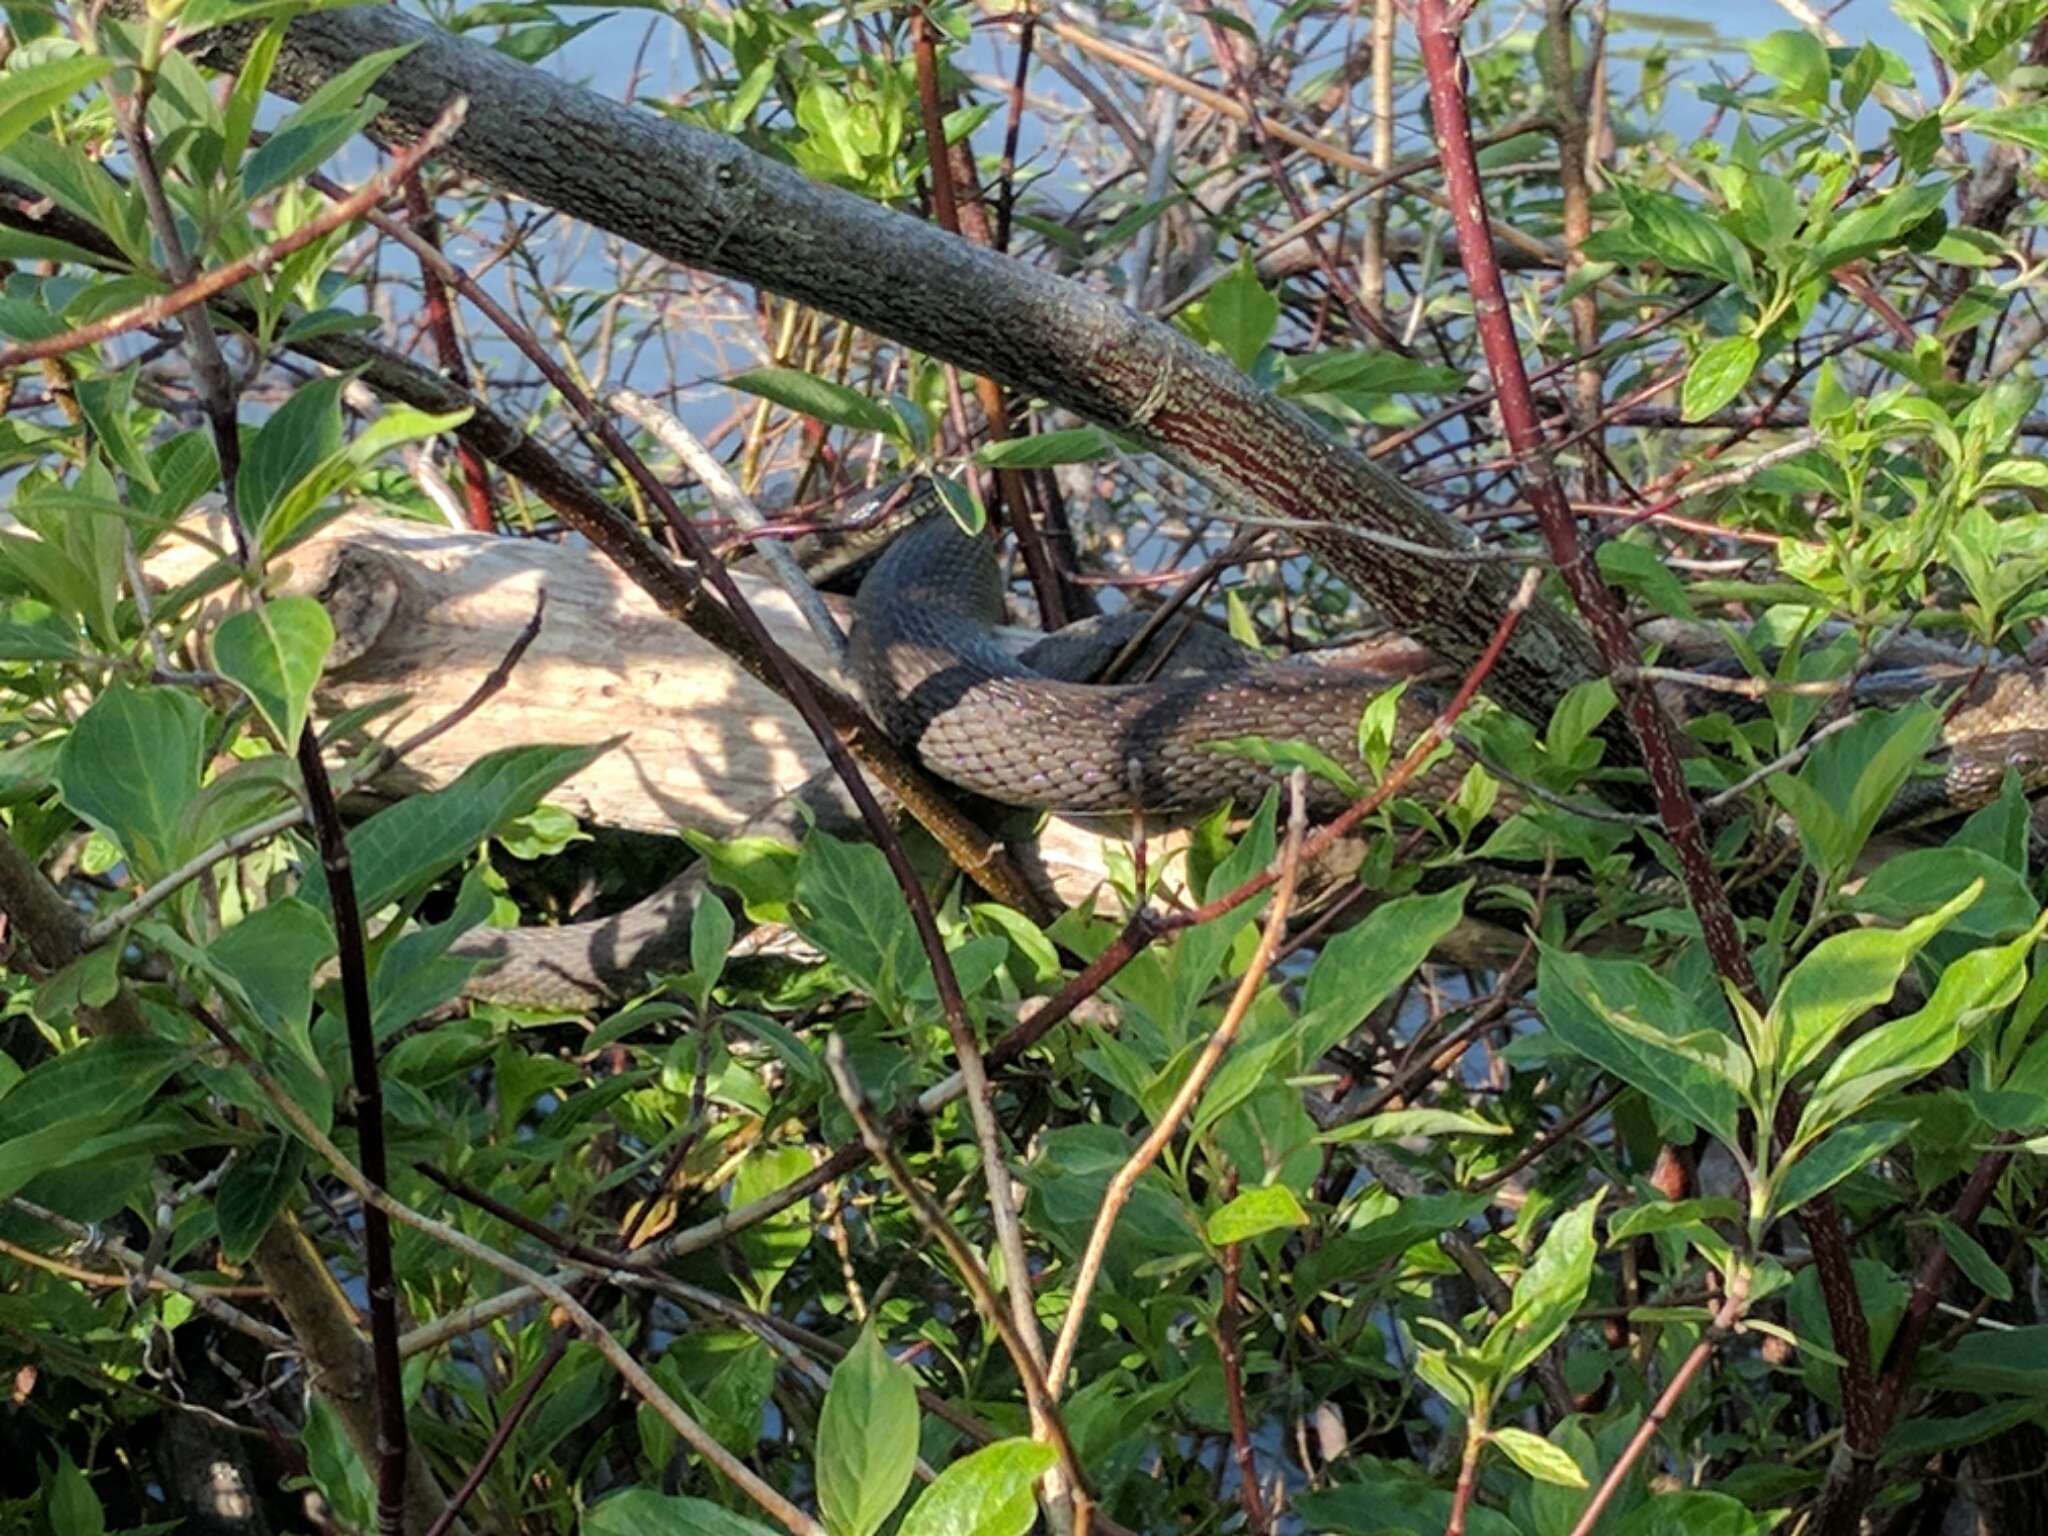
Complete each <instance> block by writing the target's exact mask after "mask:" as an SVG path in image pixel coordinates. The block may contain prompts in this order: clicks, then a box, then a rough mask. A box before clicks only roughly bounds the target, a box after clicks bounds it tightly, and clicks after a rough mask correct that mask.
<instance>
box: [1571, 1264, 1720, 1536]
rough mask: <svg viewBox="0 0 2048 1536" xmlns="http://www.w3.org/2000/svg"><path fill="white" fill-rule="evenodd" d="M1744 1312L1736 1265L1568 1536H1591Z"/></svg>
mask: <svg viewBox="0 0 2048 1536" xmlns="http://www.w3.org/2000/svg"><path fill="white" fill-rule="evenodd" d="M1748 1309H1749V1270H1748V1268H1747V1267H1746V1266H1744V1265H1743V1264H1742V1263H1741V1262H1739V1261H1738V1262H1737V1263H1736V1264H1735V1265H1734V1269H1733V1273H1731V1274H1730V1275H1729V1276H1728V1295H1727V1299H1726V1300H1724V1301H1723V1302H1722V1303H1721V1307H1720V1310H1719V1311H1717V1312H1716V1313H1715V1314H1714V1321H1713V1323H1712V1324H1711V1325H1710V1326H1709V1327H1708V1329H1707V1331H1706V1332H1705V1333H1703V1334H1701V1335H1700V1339H1699V1342H1698V1343H1697V1344H1695V1345H1693V1347H1692V1351H1691V1353H1689V1354H1688V1355H1687V1356H1686V1357H1685V1363H1684V1364H1683V1365H1681V1366H1680V1367H1679V1368H1678V1370H1677V1371H1676V1372H1674V1373H1673V1375H1672V1377H1671V1380H1670V1381H1669V1382H1668V1383H1667V1384H1666V1385H1665V1388H1664V1390H1663V1391H1662V1392H1661V1393H1659V1394H1658V1397H1657V1401H1656V1403H1655V1405H1654V1406H1652V1408H1651V1409H1650V1411H1649V1413H1648V1414H1647V1415H1645V1417H1644V1419H1643V1422H1642V1423H1641V1424H1640V1425H1638V1426H1637V1427H1636V1432H1635V1433H1634V1434H1633V1435H1631V1436H1630V1437H1629V1442H1628V1446H1627V1447H1626V1449H1624V1450H1623V1451H1622V1453H1621V1455H1620V1456H1619V1457H1617V1458H1616V1460H1615V1463H1614V1465H1613V1466H1612V1467H1610V1468H1608V1469H1607V1476H1606V1477H1604V1478H1602V1479H1601V1481H1600V1486H1599V1487H1598V1488H1596V1489H1595V1490H1594V1491H1593V1497H1592V1498H1591V1499H1590V1500H1589V1501H1588V1502H1587V1504H1586V1507H1585V1509H1584V1510H1583V1511H1582V1512H1581V1513H1580V1515H1579V1520H1578V1524H1576V1525H1574V1526H1573V1527H1572V1531H1571V1536H1592V1531H1593V1528H1594V1527H1595V1526H1597V1525H1598V1524H1599V1523H1600V1517H1601V1516H1602V1515H1604V1514H1605V1513H1606V1512H1607V1506H1608V1505H1609V1504H1610V1503H1611V1502H1613V1499H1614V1495H1615V1493H1616V1491H1617V1490H1619V1489H1620V1487H1621V1485H1622V1483H1623V1482H1624V1481H1625V1480H1626V1479H1627V1477H1628V1474H1629V1472H1630V1471H1631V1470H1632V1469H1633V1468H1634V1467H1635V1464H1636V1463H1637V1462H1638V1461H1640V1460H1642V1457H1643V1453H1644V1452H1645V1451H1646V1450H1648V1449H1649V1446H1650V1442H1651V1441H1652V1440H1654V1439H1655V1438H1656V1436H1657V1431H1658V1430H1660V1429H1662V1428H1663V1427H1664V1422H1665V1421H1666V1420H1667V1419H1669V1418H1670V1417H1671V1414H1672V1411H1673V1410H1674V1409H1675V1408H1677V1406H1678V1403H1679V1400H1680V1399H1681V1398H1683V1397H1684V1396H1685V1393H1686V1389H1687V1388H1689V1387H1690V1386H1691V1385H1692V1381H1693V1378H1694V1377H1695V1376H1697V1375H1699V1373H1700V1370H1701V1369H1702V1367H1704V1366H1705V1365H1706V1363H1707V1361H1708V1360H1710V1359H1711V1358H1713V1354H1714V1351H1715V1350H1717V1349H1719V1348H1720V1347H1721V1343H1722V1341H1723V1340H1724V1339H1726V1338H1727V1337H1728V1336H1729V1334H1730V1333H1732V1332H1733V1331H1734V1329H1735V1325H1736V1324H1737V1323H1739V1322H1740V1321H1741V1320H1742V1314H1743V1313H1744V1312H1746V1311H1747V1310H1748Z"/></svg>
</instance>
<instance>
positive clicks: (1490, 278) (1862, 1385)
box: [1416, 0, 1875, 1454]
mask: <svg viewBox="0 0 2048 1536" xmlns="http://www.w3.org/2000/svg"><path fill="white" fill-rule="evenodd" d="M1416 29H1417V32H1418V33H1419V35H1420V39H1421V44H1422V57H1423V67H1424V70H1425V72H1426V74H1427V75H1428V78H1429V99H1430V109H1431V114H1432V116H1433V118H1434V119H1435V122H1436V126H1437V131H1438V134H1439V139H1440V142H1441V144H1442V145H1443V158H1444V182H1445V186H1446V188H1447V190H1448V192H1449V194H1450V199H1451V205H1452V214H1453V219H1454V221H1455V223H1456V226H1457V231H1458V246H1459V249H1460V251H1461V252H1462V253H1463V255H1464V265H1465V276H1466V281H1467V283H1468V284H1469V285H1470V287H1471V290H1472V296H1473V309H1474V321H1475V325H1476V326H1477V329H1478V332H1479V338H1480V345H1481V348H1482V350H1483V351H1484V352H1485V354H1486V361H1487V367H1488V371H1489V372H1490V373H1491V374H1492V375H1493V382H1494V387H1495V388H1496V389H1497V390H1498V391H1499V404H1500V416H1501V424H1502V427H1503V429H1504V430H1505V432H1506V434H1507V439H1508V446H1509V448H1510V450H1511V451H1512V452H1513V454H1514V456H1515V460H1516V463H1517V466H1518V468H1519V470H1520V472H1521V475H1522V479H1523V484H1524V487H1525V489H1526V491H1527V494H1528V497H1529V501H1530V503H1531V505H1532V506H1533V507H1534V508H1535V511H1536V516H1537V521H1538V523H1539V525H1540V526H1541V528H1542V531H1543V536H1544V540H1545V542H1546V543H1547V544H1548V545H1549V547H1550V551H1551V557H1552V558H1553V559H1554V560H1555V561H1556V562H1557V566H1558V570H1559V573H1560V574H1561V575H1562V576H1563V578H1564V581H1565V585H1566V588H1567V590H1569V591H1570V593H1571V595H1572V598H1573V600H1574V601H1575V602H1576V603H1577V604H1578V607H1579V612H1580V615H1581V616H1582V617H1583V618H1584V619H1585V621H1586V623H1587V625H1588V626H1589V628H1590V629H1591V630H1592V632H1593V638H1594V642H1595V644H1596V645H1597V646H1598V648H1599V650H1600V654H1601V656H1602V658H1603V660H1604V661H1605V663H1606V665H1607V667H1608V669H1609V671H1610V672H1618V671H1621V670H1622V669H1624V668H1628V667H1633V666H1636V665H1638V664H1639V663H1640V661H1641V658H1640V656H1639V655H1638V654H1637V651H1636V647H1635V638H1634V636H1633V635H1632V634H1631V632H1630V630H1629V628H1628V625H1627V622H1626V621H1625V620H1624V618H1623V617H1622V613H1621V610H1620V607H1619V606H1618V605H1617V604H1616V603H1615V601H1614V598H1613V596H1612V594H1610V593H1609V591H1608V589H1607V587H1606V584H1605V583H1604V582H1603V581H1602V579H1601V577H1600V574H1599V571H1598V569H1597V568H1596V567H1595V566H1594V564H1593V562H1592V560H1591V558H1590V555H1589V552H1588V551H1587V549H1586V548H1585V546H1584V545H1583V544H1582V543H1581V541H1580V539H1579V536H1578V528H1577V525H1576V524H1575V522H1574V520H1573V518H1572V513H1571V506H1570V504H1569V502H1568V501H1567V500H1566V498H1565V494H1564V487H1563V485H1562V484H1561V483H1560V481H1559V480H1558V478H1557V470H1556V466H1555V464H1554V463H1553V461H1552V460H1551V457H1550V450H1549V447H1548V445H1547V444H1546V443H1545V442H1544V439H1543V433H1542V429H1541V427H1540V426H1539V425H1538V422H1537V416H1536V408H1535V400H1534V397H1533V395H1532V394H1531V393H1530V389H1529V381H1528V375H1527V373H1526V371H1525V370H1524V368H1523V365H1522V356H1521V347H1520V343H1519V342H1518V341H1517V339H1516V337H1515V330H1514V322H1513V318H1512V316H1511V315H1510V313H1509V310H1508V306H1507V295H1506V291H1505V289H1504V287H1503V285H1502V282H1501V276H1500V268H1499V265H1498V263H1497V262H1495V261H1494V260H1493V256H1492V252H1493V242H1492V236H1491V233H1490V231H1489V228H1488V224H1487V213H1486V203H1485V198H1484V194H1483V192H1482V191H1481V188H1480V183H1479V169H1478V162H1477V159H1476V157H1475V155H1474V153H1473V149H1472V133H1471V121H1470V117H1469V115H1468V113H1467V110H1466V102H1465V94H1464V88H1463V85H1462V83H1461V74H1460V60H1459V50H1458V36H1457V28H1456V23H1455V22H1454V21H1452V19H1451V18H1450V15H1449V13H1448V11H1447V10H1446V7H1445V4H1444V0H1417V5H1416ZM1617 691H1618V692H1619V694H1620V696H1621V702H1622V709H1623V713H1624V715H1625V717H1626V719H1627V721H1628V725H1629V728H1630V732H1631V734H1632V735H1633V736H1634V737H1635V739H1636V742H1637V745H1638V747H1639V748H1640V751H1641V754H1642V760H1643V766H1644V768H1645V769H1646V770H1647V771H1648V773H1649V778H1650V788H1651V793H1652V795H1653V797H1654V799H1655V801H1656V806H1657V811H1658V815H1659V816H1660V818H1661V819H1662V821H1663V824H1664V832H1665V835H1666V837H1667V838H1668V839H1669V840H1670V843H1671V846H1672V850H1673V852H1674V853H1676V855H1677V858H1678V865H1679V871H1680V874H1681V876H1682V878H1683V881H1684V884H1685V888H1686V894H1687V897H1688V899H1689V901H1690V903H1691V905H1692V909H1693V914H1694V916H1695V917H1696V918H1697V919H1698V921H1699V925H1700V932H1701V936H1702V938H1703V940H1704V941H1705V944H1706V948H1707V953H1708V954H1709V956H1711V958H1712V959H1713V962H1714V967H1715V969H1716V970H1717V971H1718V972H1719V973H1720V974H1721V976H1722V977H1723V978H1724V979H1725V980H1726V981H1727V982H1728V983H1729V984H1730V985H1732V986H1734V987H1735V988H1736V989H1737V990H1738V991H1740V992H1741V993H1742V994H1743V995H1744V996H1745V997H1746V998H1748V999H1749V1000H1750V1002H1751V1003H1752V1004H1753V1005H1754V1006H1756V1007H1757V1008H1758V1009H1759V1010H1761V1009H1762V1008H1763V1007H1764V1006H1765V1004H1764V999H1763V997H1762V994H1761V992H1760V990H1759V988H1758V986H1757V980H1756V974H1755V972H1754V971H1753V970H1752V969H1751V966H1750V960H1749V951H1748V949H1747V948H1746V947H1745V946H1744V944H1743V941H1742V931H1741V928H1740V926H1739V925H1738V924H1737V923H1736V920H1735V912H1734V908H1733V907H1731V906H1730V905H1729V902H1728V892H1727V889H1726V888H1725V887H1724V886H1723V885H1722V883H1721V878H1720V875H1719V874H1718V872H1717V871H1716V870H1715V868H1714V860H1713V854H1712V852H1711V850H1710V849H1709V848H1708V846H1707V840H1706V836H1705V833H1704V829H1703V827H1702V825H1701V821H1700V816H1699V810H1698V807H1697V806H1696V805H1695V803H1694V801H1693V798H1692V792H1691V790H1690V788H1689V787H1688V786H1687V784H1686V782H1685V773H1684V768H1683V766H1682V764H1681V763H1680V760H1679V755H1678V746H1677V739H1676V735H1675V733H1674V731H1673V728H1672V725H1671V721H1670V719H1669V717H1668V716H1667V715H1666V714H1665V712H1664V709H1663V706H1662V705H1661V704H1660V703H1659V702H1658V699H1657V695H1656V693H1655V691H1654V690H1653V689H1652V688H1651V687H1650V686H1649V685H1648V684H1646V683H1635V684H1620V685H1617ZM1803 1225H1804V1227H1805V1230H1806V1232H1807V1237H1808V1242H1809V1244H1810V1246H1811V1247H1812V1248H1813V1250H1814V1255H1815V1259H1816V1264H1815V1268H1816V1272H1817V1273H1818V1274H1819V1276H1820V1278H1821V1282H1822V1283H1821V1291H1822V1295H1823V1297H1824V1298H1825V1300H1826V1303H1827V1311H1828V1320H1829V1323H1830V1325H1831V1327H1832V1329H1833V1332H1834V1340H1835V1348H1836V1351H1837V1352H1838V1353H1839V1354H1841V1355H1842V1356H1843V1357H1844V1359H1845V1360H1846V1362H1847V1364H1846V1365H1845V1367H1844V1370H1843V1390H1842V1398H1843V1411H1844V1425H1845V1435H1846V1438H1847V1439H1848V1440H1849V1441H1850V1442H1851V1443H1852V1444H1854V1445H1856V1446H1858V1447H1859V1448H1865V1449H1868V1450H1870V1451H1871V1453H1872V1454H1874V1448H1875V1438H1874V1435H1873V1433H1872V1431H1873V1429H1874V1425H1873V1423H1872V1421H1871V1419H1870V1407H1871V1394H1870V1324H1869V1319H1868V1318H1867V1317H1866V1315H1865V1313H1864V1311H1863V1304H1862V1300H1861V1298H1860V1296H1859V1294H1858V1292H1857V1289H1856V1283H1855V1277H1854V1274H1853V1272H1852V1270H1851V1268H1850V1263H1849V1252H1848V1245H1847V1243H1846V1242H1845V1241H1844V1240H1843V1237H1842V1229H1841V1221H1840V1217H1839V1215H1838V1214H1837V1212H1836V1209H1835V1205H1834V1202H1833V1200H1832V1199H1830V1198H1828V1197H1827V1196H1822V1197H1821V1198H1820V1199H1817V1200H1815V1201H1814V1202H1812V1209H1811V1215H1810V1216H1809V1217H1807V1218H1806V1219H1805V1220H1804V1222H1803Z"/></svg>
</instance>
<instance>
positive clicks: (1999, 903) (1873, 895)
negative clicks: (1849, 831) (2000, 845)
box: [1841, 801, 2041, 939]
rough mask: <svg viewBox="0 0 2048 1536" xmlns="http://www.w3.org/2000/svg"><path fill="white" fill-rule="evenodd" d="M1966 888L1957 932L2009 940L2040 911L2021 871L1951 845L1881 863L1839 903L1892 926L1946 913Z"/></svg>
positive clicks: (1958, 914) (1983, 855) (1984, 853)
mask: <svg viewBox="0 0 2048 1536" xmlns="http://www.w3.org/2000/svg"><path fill="white" fill-rule="evenodd" d="M2021 803H2022V804H2024V803H2025V802H2024V801H2022V802H2021ZM1987 809H1989V808H1988V807H1987ZM1978 814H1979V815H1983V814H1984V813H1983V812H1981V811H1980V812H1979V813H1978ZM1965 890H1969V891H1973V892H1974V893H1975V895H1974V897H1973V899H1972V900H1970V901H1968V902H1965V903H1964V904H1963V905H1962V907H1961V909H1960V910H1959V911H1957V912H1956V913H1955V916H1954V923H1955V929H1956V931H1957V932H1958V933H1968V934H1973V935H1975V936H1976V937H1978V938H1981V939H2009V938H2011V937H2012V936H2013V935H2014V934H2016V933H2019V932H2021V931H2023V930H2024V929H2026V928H2027V927H2029V926H2030V925H2031V924H2032V923H2033V921H2034V919H2035V918H2036V917H2038V916H2040V913H2041V905H2040V903H2039V902H2037V901H2035V900H2034V894H2033V892H2032V891H2030V890H2029V889H2028V888H2027V881H2026V876H2025V873H2024V872H2023V871H2022V870H2019V869H2015V868H2014V867H2013V866H2012V865H2010V864H2008V863H2006V862H2004V861H2003V860H2000V859H1997V858H1994V857H1993V856H1992V855H1991V854H1989V853H1986V852H1980V851H1979V850H1978V849H1976V848H1968V847H1956V846H1953V845H1952V846H1950V847H1947V848H1915V849H1913V850H1912V851H1910V852H1908V853H1901V854H1896V855H1894V856H1893V857H1891V858H1889V859H1886V860H1885V861H1884V863H1883V864H1881V865H1879V866H1878V867H1877V869H1876V870H1874V871H1873V872H1872V873H1871V874H1869V875H1867V876H1866V877H1865V878H1864V880H1863V882H1862V883H1861V884H1860V885H1859V886H1857V888H1856V889H1855V890H1853V891H1848V892H1845V893H1844V894H1843V895H1842V897H1841V905H1842V907H1843V908H1844V909H1845V910H1847V911H1850V912H1863V913H1867V914H1869V915H1870V916H1872V917H1881V918H1885V919H1888V920H1890V921H1894V922H1896V921H1899V920H1901V919H1905V918H1913V917H1918V916H1919V915H1920V914H1922V913H1924V912H1927V911H1928V910H1929V909H1931V908H1940V909H1941V910H1944V911H1947V910H1950V907H1951V905H1952V904H1953V903H1954V902H1955V900H1956V897H1957V896H1958V894H1959V893H1961V892H1963V891H1965Z"/></svg>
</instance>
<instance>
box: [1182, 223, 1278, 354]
mask: <svg viewBox="0 0 2048 1536" xmlns="http://www.w3.org/2000/svg"><path fill="white" fill-rule="evenodd" d="M1201 310H1202V323H1203V325H1204V326H1206V327H1207V329H1208V332H1209V337H1210V339H1211V340H1212V341H1214V342H1215V343H1216V344H1217V345H1218V346H1220V347H1221V348H1222V349H1223V354H1224V356H1226V357H1228V358H1229V359H1230V360H1231V361H1232V362H1233V363H1235V364H1237V366H1238V367H1239V368H1240V369H1242V370H1244V371H1245V372H1246V373H1249V372H1251V368H1252V364H1254V363H1256V362H1257V361H1258V360H1259V354H1260V353H1261V352H1263V351H1265V350H1266V343H1267V341H1269V340H1270V339H1271V338H1272V335H1273V326H1274V324H1275V323H1276V322H1277V321H1278V320H1279V318H1280V300H1279V298H1278V296H1277V295H1275V294H1271V293H1268V292H1267V291H1266V289H1265V287H1264V286H1263V285H1262V284H1261V283H1260V282H1259V274H1258V272H1257V271H1256V270H1255V269H1254V268H1253V266H1252V259H1251V253H1250V252H1246V253H1245V254H1244V255H1243V256H1241V257H1239V258H1238V262H1237V265H1236V266H1234V267H1232V268H1231V269H1230V272H1229V274H1228V275H1227V276H1225V277H1223V278H1222V279H1220V280H1219V281H1218V282H1217V283H1216V285H1215V286H1214V287H1212V288H1211V289H1210V290H1209V292H1208V294H1207V296H1206V297H1204V298H1203V300H1202V304H1201Z"/></svg>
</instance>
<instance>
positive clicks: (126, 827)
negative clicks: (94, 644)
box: [57, 683, 210, 879]
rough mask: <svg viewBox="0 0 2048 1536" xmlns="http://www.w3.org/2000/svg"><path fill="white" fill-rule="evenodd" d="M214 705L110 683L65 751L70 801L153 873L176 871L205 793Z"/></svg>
mask: <svg viewBox="0 0 2048 1536" xmlns="http://www.w3.org/2000/svg"><path fill="white" fill-rule="evenodd" d="M209 718H210V717H209V716H208V714H207V711H206V706H205V705H204V704H202V703H200V702H199V700H198V699H196V698H194V697H193V696H192V695H191V694H188V693H182V692H180V691H178V690H176V689H172V688H141V689H138V688H131V687H130V686H129V685H128V684H126V683H114V684H111V685H109V687H108V688H107V690H106V692H104V693H102V694H101V695H100V696H99V697H98V698H96V699H94V700H93V701H92V705H91V707H90V708H88V709H87V710H86V712H85V713H84V714H83V715H81V716H80V717H79V719H78V723H77V724H76V725H74V726H73V727H72V728H71V734H70V735H69V736H67V737H66V738H65V740H64V746H63V749H62V750H61V751H60V752H59V753H58V754H57V791H58V793H59V794H61V795H62V796H63V797H64V803H65V804H66V805H68V806H70V807H71V809H72V810H74V811H76V812H77V813H78V814H79V815H80V816H83V817H84V818H85V819H86V820H87V821H89V822H91V823H92V824H93V825H94V826H96V827H98V828H99V829H100V830H101V831H103V832H105V833H106V834H107V835H108V836H109V837H112V838H113V839H114V840H115V841H116V842H118V843H119V844H120V845H121V849H122V851H123V852H124V853H126V854H127V855H128V857H129V858H130V859H132V860H133V861H134V863H135V866H136V868H137V870H138V871H139V872H140V873H141V874H143V875H144V876H145V877H146V878H150V879H154V878H156V877H157V876H160V875H164V874H167V873H169V872H170V870H171V868H172V867H173V866H174V865H176V864H177V862H178V859H179V855H180V852H181V845H180V842H179V837H178V833H179V827H180V824H181V822H182V820H183V818H184V814H185V808H186V806H188V805H190V804H191V803H192V797H193V796H194V795H196V794H198V793H199V771H200V766H201V759H202V757H203V755H204V753H205V750H206V729H207V725H208V721H209Z"/></svg>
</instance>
